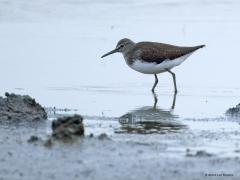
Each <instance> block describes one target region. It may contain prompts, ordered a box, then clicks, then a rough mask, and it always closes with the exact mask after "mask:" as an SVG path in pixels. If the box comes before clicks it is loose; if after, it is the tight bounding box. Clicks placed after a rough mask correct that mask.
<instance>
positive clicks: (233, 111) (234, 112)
mask: <svg viewBox="0 0 240 180" xmlns="http://www.w3.org/2000/svg"><path fill="white" fill-rule="evenodd" d="M226 114H227V115H230V116H237V117H240V103H239V104H238V105H236V106H235V107H232V108H229V109H228V110H227V111H226Z"/></svg>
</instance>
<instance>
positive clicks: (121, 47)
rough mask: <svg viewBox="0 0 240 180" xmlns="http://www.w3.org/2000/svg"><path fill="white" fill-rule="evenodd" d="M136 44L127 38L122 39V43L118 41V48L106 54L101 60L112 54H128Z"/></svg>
mask: <svg viewBox="0 0 240 180" xmlns="http://www.w3.org/2000/svg"><path fill="white" fill-rule="evenodd" d="M134 44H135V43H134V42H133V41H132V40H130V39H127V38H124V39H121V40H120V41H118V43H117V46H116V48H115V49H114V50H112V51H110V52H108V53H106V54H104V55H103V56H102V57H101V58H104V57H106V56H108V55H110V54H113V53H117V52H120V53H125V52H127V51H128V50H129V49H131V47H132V46H133V45H134Z"/></svg>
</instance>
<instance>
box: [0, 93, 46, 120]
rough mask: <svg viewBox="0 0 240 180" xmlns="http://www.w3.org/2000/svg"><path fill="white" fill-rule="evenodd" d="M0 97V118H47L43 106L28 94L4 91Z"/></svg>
mask: <svg viewBox="0 0 240 180" xmlns="http://www.w3.org/2000/svg"><path fill="white" fill-rule="evenodd" d="M5 96H6V97H5V98H4V97H0V120H2V121H6V120H9V121H19V120H24V121H36V120H44V119H47V113H46V112H45V110H44V108H43V107H42V106H41V105H40V104H39V103H37V102H36V101H35V99H33V98H31V97H30V96H28V95H16V94H9V93H5Z"/></svg>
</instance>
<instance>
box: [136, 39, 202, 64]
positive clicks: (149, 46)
mask: <svg viewBox="0 0 240 180" xmlns="http://www.w3.org/2000/svg"><path fill="white" fill-rule="evenodd" d="M202 47H203V45H201V46H194V47H179V46H173V45H169V44H163V43H149V42H141V43H138V44H137V46H136V48H138V50H139V59H142V60H143V61H146V62H155V63H157V64H160V63H162V62H163V61H164V60H174V59H176V58H178V57H181V56H184V55H186V54H189V53H192V52H193V51H195V50H197V49H199V48H202Z"/></svg>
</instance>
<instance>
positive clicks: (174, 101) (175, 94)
mask: <svg viewBox="0 0 240 180" xmlns="http://www.w3.org/2000/svg"><path fill="white" fill-rule="evenodd" d="M176 96H177V93H174V96H173V102H172V107H171V109H172V110H173V109H174V108H175V103H176Z"/></svg>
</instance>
